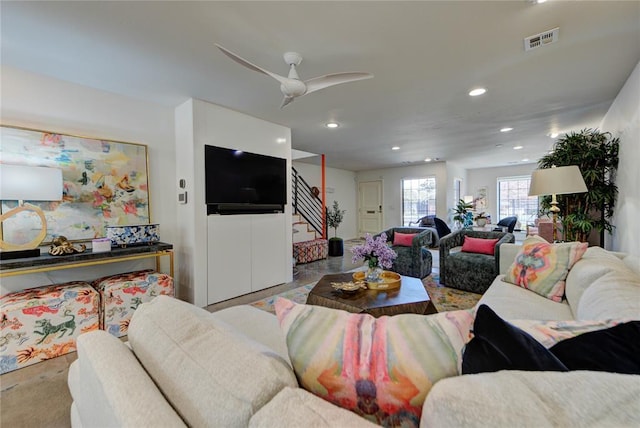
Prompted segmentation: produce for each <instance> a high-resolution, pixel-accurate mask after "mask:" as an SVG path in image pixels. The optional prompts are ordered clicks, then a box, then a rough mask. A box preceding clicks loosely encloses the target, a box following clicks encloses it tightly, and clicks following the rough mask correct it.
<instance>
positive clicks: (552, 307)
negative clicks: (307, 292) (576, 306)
mask: <svg viewBox="0 0 640 428" xmlns="http://www.w3.org/2000/svg"><path fill="white" fill-rule="evenodd" d="M502 278H504V275H498V276H497V277H496V279H495V280H494V281H493V283H492V284H491V286H490V287H489V289H488V290H487V291H486V292H485V293H484V295H483V296H482V298H480V301H479V302H478V305H477V306H479V305H481V304H485V305H487V306H489V307H490V308H491V309H493V311H494V312H495V313H497V314H498V315H500V317H501V318H504V319H507V320H508V319H534V320H572V319H574V317H573V313H572V312H571V308H570V307H569V305H568V304H567V302H566V301H562V302H554V301H553V300H549V299H547V298H546V297H543V296H540V295H538V294H536V293H534V292H533V291H530V290H527V289H525V288H521V287H518V286H517V285H513V284H510V283H508V282H504V281H503V280H502Z"/></svg>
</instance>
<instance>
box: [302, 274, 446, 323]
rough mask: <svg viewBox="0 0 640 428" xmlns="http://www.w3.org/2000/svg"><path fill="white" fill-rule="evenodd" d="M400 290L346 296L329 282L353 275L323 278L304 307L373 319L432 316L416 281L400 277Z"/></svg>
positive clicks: (433, 311)
mask: <svg viewBox="0 0 640 428" xmlns="http://www.w3.org/2000/svg"><path fill="white" fill-rule="evenodd" d="M401 278H402V282H401V284H400V288H396V289H394V290H359V291H356V292H355V293H353V294H347V293H344V292H342V291H338V290H335V289H334V288H333V287H332V286H331V283H332V282H347V281H351V280H352V279H353V277H352V273H338V274H332V275H325V276H323V277H322V278H321V279H320V281H318V283H317V284H316V286H315V287H313V289H312V290H311V291H310V292H309V296H307V304H309V305H318V306H325V307H328V308H334V309H342V310H345V311H348V312H353V313H367V314H370V315H373V316H374V317H380V316H382V315H396V314H421V315H427V314H435V313H437V312H438V311H437V310H436V308H435V306H434V305H433V302H431V299H430V298H429V295H428V294H427V291H426V290H425V288H424V285H422V281H420V280H419V279H418V278H412V277H409V276H402V277H401Z"/></svg>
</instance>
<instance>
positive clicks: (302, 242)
mask: <svg viewBox="0 0 640 428" xmlns="http://www.w3.org/2000/svg"><path fill="white" fill-rule="evenodd" d="M292 223H293V258H294V260H295V263H296V264H298V263H309V262H313V261H316V260H321V259H326V258H327V255H328V254H329V244H328V241H327V240H326V239H322V235H321V234H319V233H318V232H317V231H316V230H314V229H313V228H312V227H311V225H309V223H307V221H306V220H304V219H303V218H302V216H301V215H300V214H293V221H292Z"/></svg>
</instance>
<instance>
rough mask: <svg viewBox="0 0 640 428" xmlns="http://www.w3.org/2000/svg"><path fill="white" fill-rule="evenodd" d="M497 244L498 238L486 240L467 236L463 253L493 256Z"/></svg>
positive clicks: (463, 245)
mask: <svg viewBox="0 0 640 428" xmlns="http://www.w3.org/2000/svg"><path fill="white" fill-rule="evenodd" d="M497 243H498V238H496V239H484V238H472V237H470V236H465V237H464V243H463V244H462V251H464V252H465V253H478V254H487V255H489V256H493V255H494V252H495V249H496V244H497Z"/></svg>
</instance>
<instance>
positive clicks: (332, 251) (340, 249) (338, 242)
mask: <svg viewBox="0 0 640 428" xmlns="http://www.w3.org/2000/svg"><path fill="white" fill-rule="evenodd" d="M346 211H347V210H341V209H340V207H339V206H338V201H333V207H332V208H331V209H328V210H327V226H329V227H330V228H332V229H333V237H332V238H329V256H331V257H335V256H342V255H343V254H344V242H343V241H342V238H338V226H340V223H342V220H344V213H345V212H346Z"/></svg>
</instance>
